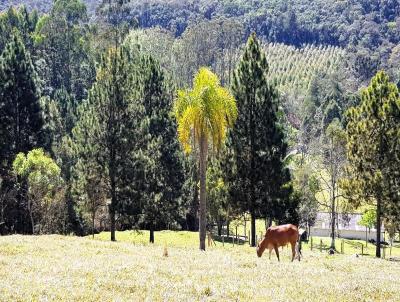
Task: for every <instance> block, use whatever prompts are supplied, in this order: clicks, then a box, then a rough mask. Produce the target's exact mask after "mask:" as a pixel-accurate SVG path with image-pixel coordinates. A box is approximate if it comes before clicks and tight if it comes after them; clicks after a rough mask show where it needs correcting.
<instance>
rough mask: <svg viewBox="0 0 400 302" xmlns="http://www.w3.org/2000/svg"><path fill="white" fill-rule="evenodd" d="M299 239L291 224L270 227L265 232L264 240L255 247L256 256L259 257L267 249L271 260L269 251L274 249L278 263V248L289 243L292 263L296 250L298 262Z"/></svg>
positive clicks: (295, 229) (295, 228)
mask: <svg viewBox="0 0 400 302" xmlns="http://www.w3.org/2000/svg"><path fill="white" fill-rule="evenodd" d="M299 239H300V238H299V230H298V229H297V227H296V226H295V225H293V224H285V225H279V226H271V227H269V228H268V229H267V231H266V232H265V236H264V239H262V240H261V241H260V242H259V243H258V245H257V256H258V257H261V256H262V254H263V253H264V251H265V249H268V250H269V252H270V259H271V251H272V249H274V250H275V254H276V256H277V257H278V261H279V251H278V247H280V246H285V245H287V244H289V243H290V245H291V247H292V261H293V260H294V258H295V256H296V250H297V254H298V259H299V261H300V250H299V245H298V243H297V241H299Z"/></svg>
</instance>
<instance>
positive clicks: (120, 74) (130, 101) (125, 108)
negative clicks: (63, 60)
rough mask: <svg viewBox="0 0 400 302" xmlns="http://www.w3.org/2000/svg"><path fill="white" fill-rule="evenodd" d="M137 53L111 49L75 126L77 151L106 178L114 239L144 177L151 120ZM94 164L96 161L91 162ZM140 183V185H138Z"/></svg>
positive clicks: (124, 49)
mask: <svg viewBox="0 0 400 302" xmlns="http://www.w3.org/2000/svg"><path fill="white" fill-rule="evenodd" d="M137 66H138V53H137V52H135V51H131V50H128V49H126V48H125V47H122V48H117V49H116V50H115V49H110V50H109V51H108V53H107V55H106V56H104V57H103V59H102V61H101V64H100V67H99V69H98V71H97V80H96V83H95V84H94V85H93V87H92V89H91V90H90V92H89V98H88V100H87V101H86V102H84V103H83V104H82V106H81V107H80V119H79V121H78V123H77V126H76V127H75V128H74V130H73V133H74V138H75V141H76V144H77V148H78V156H79V157H81V160H82V161H86V162H87V164H85V163H84V165H90V163H91V162H92V161H95V162H96V165H95V166H96V167H98V169H97V171H96V173H98V174H99V178H103V179H104V183H105V186H106V188H108V190H107V192H106V193H107V197H108V198H109V199H110V200H111V202H110V204H109V214H110V225H111V240H112V241H115V228H116V214H117V213H118V212H123V211H125V209H126V208H127V207H128V206H130V205H129V203H132V202H135V201H137V199H136V196H135V193H136V192H138V190H137V189H136V190H135V188H134V187H133V186H134V185H135V186H136V184H134V180H135V179H142V181H144V176H145V175H144V171H143V169H142V167H143V164H142V153H143V151H141V149H142V150H143V149H144V148H145V147H144V146H143V143H144V141H145V140H146V136H147V133H146V132H145V129H147V126H146V125H147V119H146V118H145V116H144V108H143V105H142V104H141V103H140V102H139V97H140V86H139V85H140V81H139V80H138V74H139V73H138V70H137ZM92 166H93V165H92ZM137 186H139V185H137Z"/></svg>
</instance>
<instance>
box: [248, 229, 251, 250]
mask: <svg viewBox="0 0 400 302" xmlns="http://www.w3.org/2000/svg"><path fill="white" fill-rule="evenodd" d="M248 238H249V246H251V239H250V231H249V237H248Z"/></svg>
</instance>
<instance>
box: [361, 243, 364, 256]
mask: <svg viewBox="0 0 400 302" xmlns="http://www.w3.org/2000/svg"><path fill="white" fill-rule="evenodd" d="M363 255H364V244H362V243H361V256H363Z"/></svg>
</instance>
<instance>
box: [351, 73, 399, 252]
mask: <svg viewBox="0 0 400 302" xmlns="http://www.w3.org/2000/svg"><path fill="white" fill-rule="evenodd" d="M346 115H347V121H348V124H347V128H346V133H347V156H348V161H349V168H348V172H349V174H350V175H349V179H347V180H346V181H345V182H344V187H345V188H346V189H347V192H348V193H349V195H350V197H351V200H352V201H353V202H354V204H355V205H356V206H358V205H359V203H360V201H363V200H364V201H367V202H370V203H374V204H375V205H376V231H377V232H376V257H380V256H381V249H380V247H381V223H382V217H385V216H386V217H388V216H391V215H396V213H397V217H399V216H398V214H399V208H400V206H399V204H400V203H399V200H400V196H399V171H400V147H399V146H400V95H399V91H398V89H397V87H396V85H395V84H394V83H391V82H389V77H388V76H387V75H386V74H385V73H384V72H383V71H380V72H378V73H377V74H376V76H375V77H374V78H372V80H371V84H370V85H369V86H368V88H366V89H364V90H363V91H362V92H361V103H360V105H358V106H356V107H352V108H350V109H349V110H348V111H347V113H346Z"/></svg>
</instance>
